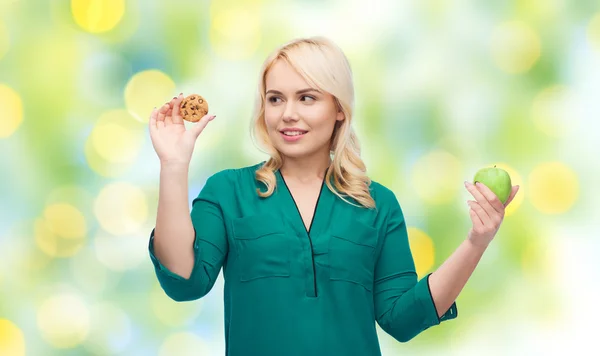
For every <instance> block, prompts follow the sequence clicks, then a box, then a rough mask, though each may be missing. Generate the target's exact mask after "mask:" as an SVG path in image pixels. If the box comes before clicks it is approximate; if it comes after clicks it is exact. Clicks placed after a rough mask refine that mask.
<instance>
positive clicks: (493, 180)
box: [473, 166, 512, 204]
mask: <svg viewBox="0 0 600 356" xmlns="http://www.w3.org/2000/svg"><path fill="white" fill-rule="evenodd" d="M477 182H481V183H483V184H485V186H486V187H488V188H490V190H491V191H492V192H494V194H496V196H497V197H498V199H500V201H501V202H502V204H505V203H506V200H507V199H508V197H509V196H510V192H511V191H512V182H511V181H510V175H509V174H508V172H507V171H505V170H504V169H502V168H496V166H494V167H486V168H482V169H480V170H479V171H477V173H475V178H473V184H475V183H477Z"/></svg>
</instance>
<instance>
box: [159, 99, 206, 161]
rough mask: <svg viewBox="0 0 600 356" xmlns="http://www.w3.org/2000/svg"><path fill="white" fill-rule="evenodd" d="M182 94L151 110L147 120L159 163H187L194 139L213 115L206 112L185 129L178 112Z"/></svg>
mask: <svg viewBox="0 0 600 356" xmlns="http://www.w3.org/2000/svg"><path fill="white" fill-rule="evenodd" d="M183 99H184V97H183V94H179V96H178V97H175V98H173V99H172V100H171V101H170V102H169V103H166V104H164V105H163V106H162V107H160V108H155V109H154V110H152V114H151V115H150V121H149V131H150V139H151V140H152V146H153V147H154V150H155V151H156V154H157V155H158V158H159V160H160V163H161V165H165V164H169V165H170V164H176V165H189V163H190V161H191V159H192V152H193V151H194V145H195V143H196V139H197V138H198V136H199V135H200V133H201V132H202V130H204V128H205V127H206V125H207V124H208V123H209V122H210V121H212V119H214V118H215V115H208V114H206V115H205V116H204V117H202V119H200V121H198V122H196V123H195V124H194V125H193V126H192V127H191V128H189V129H186V128H185V125H184V123H183V118H182V116H181V114H180V113H179V105H180V104H181V101H182V100H183Z"/></svg>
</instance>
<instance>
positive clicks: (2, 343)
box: [0, 319, 25, 356]
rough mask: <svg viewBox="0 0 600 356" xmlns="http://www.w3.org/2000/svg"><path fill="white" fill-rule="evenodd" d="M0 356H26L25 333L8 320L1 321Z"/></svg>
mask: <svg viewBox="0 0 600 356" xmlns="http://www.w3.org/2000/svg"><path fill="white" fill-rule="evenodd" d="M0 355H6V356H25V337H24V336H23V331H21V329H19V327H18V326H16V325H15V324H14V323H13V322H11V321H10V320H7V319H0Z"/></svg>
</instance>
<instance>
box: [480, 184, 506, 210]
mask: <svg viewBox="0 0 600 356" xmlns="http://www.w3.org/2000/svg"><path fill="white" fill-rule="evenodd" d="M476 187H477V188H479V191H480V192H481V193H482V194H483V196H484V197H485V198H486V199H487V201H488V202H489V203H490V205H491V207H492V208H494V210H496V212H498V213H500V214H504V204H502V202H501V201H500V199H499V198H498V196H497V195H496V193H494V192H492V190H491V189H490V188H488V186H487V185H485V184H483V183H481V182H477V184H476Z"/></svg>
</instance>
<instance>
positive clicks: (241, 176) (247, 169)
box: [206, 161, 265, 189]
mask: <svg viewBox="0 0 600 356" xmlns="http://www.w3.org/2000/svg"><path fill="white" fill-rule="evenodd" d="M264 163H265V162H264V161H263V162H260V163H256V164H253V165H249V166H244V167H238V168H227V169H223V170H220V171H218V172H216V173H214V174H212V175H211V176H209V177H208V179H207V181H206V185H208V186H209V187H214V188H219V187H228V188H230V189H231V187H232V185H233V186H237V185H239V184H242V183H248V182H253V181H254V177H255V174H256V171H257V170H258V169H259V168H260V167H261V166H262V165H263V164H264Z"/></svg>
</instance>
